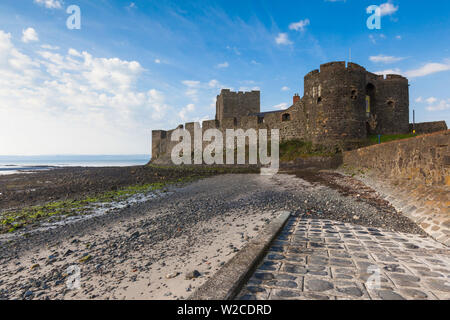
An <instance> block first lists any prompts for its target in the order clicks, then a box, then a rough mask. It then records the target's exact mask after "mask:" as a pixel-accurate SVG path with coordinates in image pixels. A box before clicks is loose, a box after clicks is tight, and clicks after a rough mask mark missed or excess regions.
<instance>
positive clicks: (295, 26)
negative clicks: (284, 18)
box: [289, 19, 310, 32]
mask: <svg viewBox="0 0 450 320" xmlns="http://www.w3.org/2000/svg"><path fill="white" fill-rule="evenodd" d="M309 23H310V21H309V19H305V20H300V21H299V22H293V23H291V24H290V25H289V30H295V31H302V32H303V31H305V29H306V26H308V25H309Z"/></svg>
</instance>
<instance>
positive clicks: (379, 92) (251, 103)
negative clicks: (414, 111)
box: [152, 61, 409, 158]
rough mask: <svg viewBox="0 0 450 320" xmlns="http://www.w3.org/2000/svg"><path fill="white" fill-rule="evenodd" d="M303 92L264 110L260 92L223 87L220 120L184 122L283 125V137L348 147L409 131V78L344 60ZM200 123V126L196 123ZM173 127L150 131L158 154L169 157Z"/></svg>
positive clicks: (315, 76)
mask: <svg viewBox="0 0 450 320" xmlns="http://www.w3.org/2000/svg"><path fill="white" fill-rule="evenodd" d="M304 80H305V81H304V96H303V97H300V96H299V95H298V94H295V95H294V96H293V97H292V98H291V99H292V105H291V106H290V107H288V108H286V109H284V110H274V111H269V112H261V111H260V92H259V91H256V90H253V91H250V92H244V91H238V92H233V91H231V90H230V89H222V90H221V91H220V94H219V95H218V96H217V101H216V118H215V119H214V120H206V121H203V124H202V126H201V128H200V125H199V124H197V123H193V122H188V123H185V124H184V125H180V126H179V127H178V128H184V129H186V130H188V131H189V132H191V133H193V132H194V130H195V129H200V130H201V131H202V132H205V131H206V130H208V129H219V130H220V131H223V132H225V130H226V129H244V130H247V129H256V130H259V129H267V130H270V129H279V130H280V139H281V141H286V140H291V139H300V140H305V141H311V142H312V143H317V144H321V145H328V146H330V147H332V148H334V150H335V148H336V147H337V148H340V149H345V148H346V146H348V145H353V144H354V143H355V142H357V141H361V140H363V139H365V138H366V137H367V135H369V134H397V133H407V132H409V85H408V79H407V78H405V77H403V76H401V75H396V74H388V75H386V76H383V75H378V74H375V73H371V72H369V71H367V70H366V68H364V67H363V66H361V65H359V64H356V63H353V62H348V63H346V62H345V61H334V62H329V63H324V64H322V65H321V66H320V68H319V69H314V70H312V71H311V72H309V73H308V74H306V75H305V77H304ZM196 126H198V127H196ZM173 131H174V130H169V131H164V130H154V131H153V132H152V154H153V157H154V158H158V157H161V156H162V157H168V155H169V154H170V151H171V149H172V148H173V145H174V142H172V141H171V136H172V133H173Z"/></svg>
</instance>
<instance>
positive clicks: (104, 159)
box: [0, 154, 150, 175]
mask: <svg viewBox="0 0 450 320" xmlns="http://www.w3.org/2000/svg"><path fill="white" fill-rule="evenodd" d="M149 161H150V155H144V154H133V155H41V156H1V155H0V175H5V174H15V173H27V172H34V171H41V170H51V169H55V168H61V167H127V166H137V165H145V164H147V163H148V162H149Z"/></svg>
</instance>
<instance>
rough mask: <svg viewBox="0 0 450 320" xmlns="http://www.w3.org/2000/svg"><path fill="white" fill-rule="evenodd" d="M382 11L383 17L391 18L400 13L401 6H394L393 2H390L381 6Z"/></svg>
mask: <svg viewBox="0 0 450 320" xmlns="http://www.w3.org/2000/svg"><path fill="white" fill-rule="evenodd" d="M380 9H381V16H390V15H393V14H394V13H396V12H397V11H398V9H399V6H395V5H394V4H392V2H391V1H388V2H386V3H382V4H381V5H380Z"/></svg>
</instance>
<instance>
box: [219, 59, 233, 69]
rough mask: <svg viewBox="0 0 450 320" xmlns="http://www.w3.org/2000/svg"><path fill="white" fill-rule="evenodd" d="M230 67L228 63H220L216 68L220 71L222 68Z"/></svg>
mask: <svg viewBox="0 0 450 320" xmlns="http://www.w3.org/2000/svg"><path fill="white" fill-rule="evenodd" d="M229 66H230V65H229V64H228V62H226V61H225V62H224V63H219V64H218V65H217V66H216V67H217V68H219V69H222V68H228V67H229Z"/></svg>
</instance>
